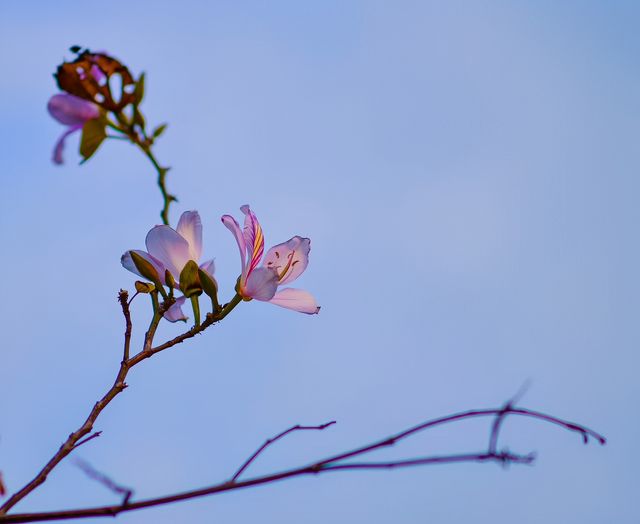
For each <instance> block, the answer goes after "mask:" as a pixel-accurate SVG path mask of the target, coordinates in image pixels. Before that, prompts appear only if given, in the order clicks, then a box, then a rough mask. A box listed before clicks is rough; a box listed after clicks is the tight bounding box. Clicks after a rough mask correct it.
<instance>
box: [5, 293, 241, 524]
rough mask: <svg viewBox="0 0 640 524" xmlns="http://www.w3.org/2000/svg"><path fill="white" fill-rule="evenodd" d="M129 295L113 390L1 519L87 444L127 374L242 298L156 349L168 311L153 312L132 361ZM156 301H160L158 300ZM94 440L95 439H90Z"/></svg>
mask: <svg viewBox="0 0 640 524" xmlns="http://www.w3.org/2000/svg"><path fill="white" fill-rule="evenodd" d="M128 296H129V294H128V293H127V291H125V290H120V293H119V294H118V301H119V302H120V305H121V307H122V314H123V316H124V318H125V336H124V349H123V359H122V362H121V363H120V368H119V370H118V373H117V375H116V378H115V380H114V382H113V385H112V386H111V388H110V389H109V390H108V391H107V392H106V393H105V394H104V396H103V397H102V398H101V399H100V400H99V401H98V402H96V403H95V404H94V406H93V408H92V409H91V411H90V413H89V416H88V417H87V418H86V420H85V422H84V423H83V424H82V426H80V428H79V429H77V430H76V431H74V432H73V433H71V434H70V435H69V436H68V437H67V440H65V442H64V443H63V444H62V445H61V446H60V448H59V449H58V451H57V452H56V453H55V454H54V456H53V457H52V458H51V459H50V460H49V462H47V464H45V466H44V467H43V468H42V469H41V470H40V472H39V473H38V474H37V475H36V476H35V477H34V478H33V479H32V480H31V481H30V482H29V483H27V484H26V485H25V486H24V487H23V488H22V489H20V490H19V491H17V492H16V493H14V494H13V495H11V496H10V497H9V498H8V499H7V501H6V502H5V503H4V504H3V505H2V506H0V518H2V516H3V515H6V513H7V512H8V511H9V510H10V509H11V508H12V507H13V506H15V505H16V504H17V503H18V502H20V501H21V500H22V499H23V498H25V497H26V496H27V495H29V493H31V492H32V491H33V490H34V489H36V488H37V487H38V486H40V485H42V483H44V482H45V481H46V480H47V477H48V475H49V473H51V471H52V470H53V469H54V468H55V467H56V466H57V465H58V464H59V463H60V462H61V461H62V460H63V459H64V458H65V457H67V456H68V455H69V454H70V453H71V452H72V451H73V450H74V449H76V448H77V447H78V446H79V445H81V444H82V443H84V442H87V441H88V440H89V439H85V440H84V442H83V441H82V440H81V439H82V438H83V437H85V436H86V435H88V434H89V433H91V431H92V430H93V425H94V424H95V422H96V420H97V419H98V416H99V415H100V413H101V412H102V410H103V409H104V408H106V407H107V405H109V403H110V402H111V401H112V400H113V399H114V398H115V397H116V396H117V395H118V394H119V393H121V392H122V391H124V389H125V388H126V387H127V384H126V383H125V379H126V377H127V374H128V373H129V371H130V370H131V368H132V367H134V366H135V365H137V364H139V363H140V362H141V361H143V360H145V359H146V358H149V357H151V356H153V355H155V354H156V353H159V352H160V351H164V350H165V349H168V348H170V347H173V346H175V345H176V344H179V343H180V342H183V341H184V340H186V339H188V338H191V337H193V336H195V335H196V334H198V333H202V332H203V331H204V330H205V329H207V328H208V327H209V326H211V325H213V324H214V323H216V322H219V321H220V320H222V319H223V318H224V317H225V316H226V315H227V314H229V312H230V311H232V310H233V309H234V308H235V307H236V306H237V305H238V304H239V303H240V302H241V298H240V297H239V295H236V296H235V297H234V298H233V299H232V300H231V301H230V302H229V303H228V304H226V305H225V307H223V308H222V309H221V310H220V311H218V312H216V313H215V314H209V315H207V318H206V320H205V321H204V322H203V323H202V324H201V325H200V326H198V327H193V328H191V329H190V330H189V331H187V332H186V333H183V334H182V335H179V336H177V337H175V338H173V339H172V340H169V341H168V342H165V343H164V344H161V345H159V346H157V347H153V339H154V337H155V333H156V330H157V328H158V325H159V323H160V321H161V320H162V315H163V313H164V311H165V309H164V307H165V306H164V305H159V306H157V307H156V308H155V310H154V315H153V318H152V320H151V323H150V325H149V329H148V330H147V332H146V334H145V338H144V344H143V348H142V350H141V351H140V352H139V353H138V354H137V355H135V356H133V357H129V349H130V344H131V315H130V311H129V302H128ZM156 301H157V298H156ZM91 438H95V437H93V436H92V437H91Z"/></svg>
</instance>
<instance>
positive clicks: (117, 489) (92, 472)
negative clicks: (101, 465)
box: [75, 458, 133, 506]
mask: <svg viewBox="0 0 640 524" xmlns="http://www.w3.org/2000/svg"><path fill="white" fill-rule="evenodd" d="M75 464H76V466H78V467H79V468H80V469H81V470H82V472H83V473H84V474H85V475H87V477H89V478H90V479H92V480H95V481H96V482H99V483H100V484H102V485H103V486H104V487H105V488H107V489H109V490H111V491H113V492H114V493H117V494H118V495H122V505H123V506H126V505H127V504H128V503H129V499H131V496H132V495H133V490H132V489H130V488H125V487H124V486H121V485H120V484H118V483H116V482H114V481H113V480H111V479H110V478H109V477H107V476H106V475H105V474H104V473H101V472H100V471H98V470H96V469H94V468H93V466H91V464H89V463H88V462H85V461H84V460H82V459H78V458H77V459H75Z"/></svg>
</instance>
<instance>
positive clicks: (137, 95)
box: [133, 73, 144, 106]
mask: <svg viewBox="0 0 640 524" xmlns="http://www.w3.org/2000/svg"><path fill="white" fill-rule="evenodd" d="M143 98H144V73H140V78H138V81H137V82H136V87H135V89H134V90H133V105H134V106H139V105H140V102H142V99H143Z"/></svg>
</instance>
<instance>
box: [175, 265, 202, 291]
mask: <svg viewBox="0 0 640 524" xmlns="http://www.w3.org/2000/svg"><path fill="white" fill-rule="evenodd" d="M199 269H200V268H199V267H198V264H196V263H195V262H194V261H193V260H189V262H187V263H186V264H185V266H184V268H183V269H182V272H181V273H180V290H181V291H182V292H183V293H184V296H185V297H187V298H191V297H193V296H199V295H201V294H202V284H201V283H200V275H198V271H199Z"/></svg>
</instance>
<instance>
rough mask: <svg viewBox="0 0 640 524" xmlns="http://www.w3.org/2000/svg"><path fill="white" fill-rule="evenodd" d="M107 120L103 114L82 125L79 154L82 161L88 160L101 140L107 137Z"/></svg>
mask: <svg viewBox="0 0 640 524" xmlns="http://www.w3.org/2000/svg"><path fill="white" fill-rule="evenodd" d="M106 125H107V121H106V118H105V117H104V115H101V116H99V117H98V118H94V119H92V120H89V121H87V122H86V123H85V124H84V126H82V138H81V139H80V154H81V155H82V158H83V160H82V161H83V162H86V161H87V160H89V159H90V158H91V157H92V156H93V154H94V153H95V152H96V151H97V150H98V148H99V147H100V144H102V141H103V140H104V139H105V138H107V130H106Z"/></svg>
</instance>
